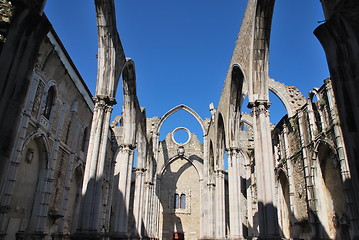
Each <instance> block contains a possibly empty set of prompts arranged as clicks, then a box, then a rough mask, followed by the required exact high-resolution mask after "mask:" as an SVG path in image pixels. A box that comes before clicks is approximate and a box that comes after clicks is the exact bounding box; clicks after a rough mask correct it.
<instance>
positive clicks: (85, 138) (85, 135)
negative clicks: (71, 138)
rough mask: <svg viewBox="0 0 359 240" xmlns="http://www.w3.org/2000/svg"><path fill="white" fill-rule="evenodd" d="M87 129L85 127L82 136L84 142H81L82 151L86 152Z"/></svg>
mask: <svg viewBox="0 0 359 240" xmlns="http://www.w3.org/2000/svg"><path fill="white" fill-rule="evenodd" d="M87 131H88V130H87V127H85V130H84V133H83V135H82V141H81V151H82V152H85V148H86V141H87V134H88V133H87Z"/></svg>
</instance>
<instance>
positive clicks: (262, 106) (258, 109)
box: [248, 100, 271, 117]
mask: <svg viewBox="0 0 359 240" xmlns="http://www.w3.org/2000/svg"><path fill="white" fill-rule="evenodd" d="M270 105H271V103H270V102H268V101H267V100H256V101H255V102H254V103H249V104H248V106H249V107H250V108H252V114H253V115H254V114H255V115H256V116H257V117H258V116H259V115H262V114H265V116H266V117H268V116H269V110H268V108H269V107H270Z"/></svg>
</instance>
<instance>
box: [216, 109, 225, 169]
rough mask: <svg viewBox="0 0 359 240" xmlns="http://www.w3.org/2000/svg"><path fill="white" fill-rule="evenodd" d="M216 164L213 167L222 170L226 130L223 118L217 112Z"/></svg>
mask: <svg viewBox="0 0 359 240" xmlns="http://www.w3.org/2000/svg"><path fill="white" fill-rule="evenodd" d="M215 137H216V139H215V140H216V141H215V143H216V146H215V149H216V151H215V154H216V157H215V159H216V164H215V166H216V167H217V168H219V169H224V151H225V150H226V130H225V125H224V118H223V116H222V113H221V112H219V111H218V114H217V119H216V135H215Z"/></svg>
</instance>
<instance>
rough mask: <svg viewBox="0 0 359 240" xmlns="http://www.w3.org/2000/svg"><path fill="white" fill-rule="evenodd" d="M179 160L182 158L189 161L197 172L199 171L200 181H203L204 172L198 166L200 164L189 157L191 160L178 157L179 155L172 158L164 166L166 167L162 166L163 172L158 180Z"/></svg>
mask: <svg viewBox="0 0 359 240" xmlns="http://www.w3.org/2000/svg"><path fill="white" fill-rule="evenodd" d="M179 158H182V159H184V160H187V161H188V162H189V163H190V164H192V165H193V167H194V168H195V169H196V171H197V173H198V176H199V180H200V181H201V180H203V173H202V171H201V168H200V166H198V164H197V163H196V161H193V160H192V159H191V158H190V157H189V158H188V157H186V156H182V157H180V156H178V155H177V156H174V157H172V158H171V159H170V160H168V162H167V163H166V164H164V165H163V166H162V169H161V171H160V172H159V174H158V178H159V179H161V178H162V176H163V174H164V172H165V170H166V168H167V167H168V166H169V165H170V164H171V163H172V162H174V161H176V160H177V159H179Z"/></svg>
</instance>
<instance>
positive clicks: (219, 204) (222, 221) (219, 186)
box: [215, 169, 226, 239]
mask: <svg viewBox="0 0 359 240" xmlns="http://www.w3.org/2000/svg"><path fill="white" fill-rule="evenodd" d="M215 194H216V201H215V203H216V206H215V209H216V223H215V225H216V236H215V237H216V238H217V239H222V238H225V235H226V218H225V216H226V215H225V189H224V170H220V169H219V170H217V171H216V193H215Z"/></svg>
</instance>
